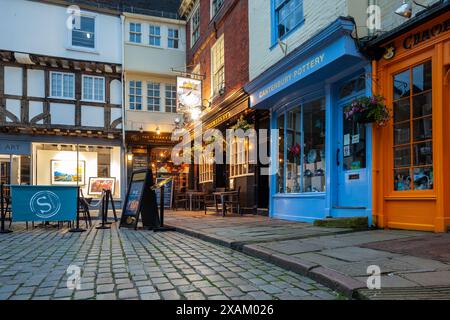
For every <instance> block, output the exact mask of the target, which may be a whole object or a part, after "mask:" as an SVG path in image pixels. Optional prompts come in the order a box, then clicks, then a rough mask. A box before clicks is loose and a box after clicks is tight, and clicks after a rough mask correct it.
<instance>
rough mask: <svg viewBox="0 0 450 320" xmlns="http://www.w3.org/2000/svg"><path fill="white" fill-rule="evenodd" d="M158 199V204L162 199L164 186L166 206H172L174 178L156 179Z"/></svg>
mask: <svg viewBox="0 0 450 320" xmlns="http://www.w3.org/2000/svg"><path fill="white" fill-rule="evenodd" d="M156 186H157V189H156V190H155V191H156V201H157V203H158V206H159V205H160V201H161V187H162V186H164V208H168V209H170V208H172V197H173V179H172V178H168V179H166V178H157V179H156Z"/></svg>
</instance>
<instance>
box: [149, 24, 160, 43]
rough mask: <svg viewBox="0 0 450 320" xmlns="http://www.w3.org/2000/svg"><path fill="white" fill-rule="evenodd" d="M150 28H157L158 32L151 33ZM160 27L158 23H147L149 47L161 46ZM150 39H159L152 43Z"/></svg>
mask: <svg viewBox="0 0 450 320" xmlns="http://www.w3.org/2000/svg"><path fill="white" fill-rule="evenodd" d="M151 28H154V30H156V29H158V30H159V34H156V33H152V32H151ZM161 31H162V27H161V25H159V24H156V23H149V24H148V45H149V46H151V47H156V48H161V47H162V41H161V40H162V32H161ZM151 39H157V40H158V41H159V44H152V43H151Z"/></svg>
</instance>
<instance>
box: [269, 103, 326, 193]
mask: <svg viewBox="0 0 450 320" xmlns="http://www.w3.org/2000/svg"><path fill="white" fill-rule="evenodd" d="M278 128H279V129H280V145H279V162H280V170H279V172H278V175H277V180H278V183H277V185H278V192H279V193H311V192H324V191H325V100H324V99H319V100H315V101H312V102H308V103H305V104H303V105H301V106H299V107H296V108H294V109H291V110H289V111H287V112H285V113H284V114H282V115H279V117H278Z"/></svg>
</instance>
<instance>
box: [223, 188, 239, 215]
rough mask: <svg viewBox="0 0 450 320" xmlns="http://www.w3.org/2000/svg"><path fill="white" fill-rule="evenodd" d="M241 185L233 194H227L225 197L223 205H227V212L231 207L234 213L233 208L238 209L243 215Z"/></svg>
mask: <svg viewBox="0 0 450 320" xmlns="http://www.w3.org/2000/svg"><path fill="white" fill-rule="evenodd" d="M240 195H241V187H239V188H238V190H237V191H236V192H233V193H232V194H229V195H227V197H226V198H225V201H224V203H223V205H224V206H225V212H226V211H227V210H228V208H230V209H231V210H230V212H231V213H233V209H234V208H236V209H237V213H238V214H240V215H241V216H242V210H241V201H240V200H241V199H240Z"/></svg>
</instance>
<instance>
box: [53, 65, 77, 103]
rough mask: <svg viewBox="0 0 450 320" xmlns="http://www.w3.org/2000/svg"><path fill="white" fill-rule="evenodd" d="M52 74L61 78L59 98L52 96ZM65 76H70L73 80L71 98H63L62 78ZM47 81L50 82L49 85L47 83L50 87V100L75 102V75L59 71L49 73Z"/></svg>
mask: <svg viewBox="0 0 450 320" xmlns="http://www.w3.org/2000/svg"><path fill="white" fill-rule="evenodd" d="M54 74H60V75H61V76H62V77H61V96H55V95H53V92H52V91H53V89H52V88H53V75H54ZM65 75H69V76H71V77H72V78H73V87H72V92H73V95H72V96H70V97H65V96H64V92H65V91H64V76H65ZM49 81H50V83H49V85H50V92H49V98H51V99H61V100H75V87H76V84H75V73H71V72H61V71H50V74H49Z"/></svg>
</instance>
